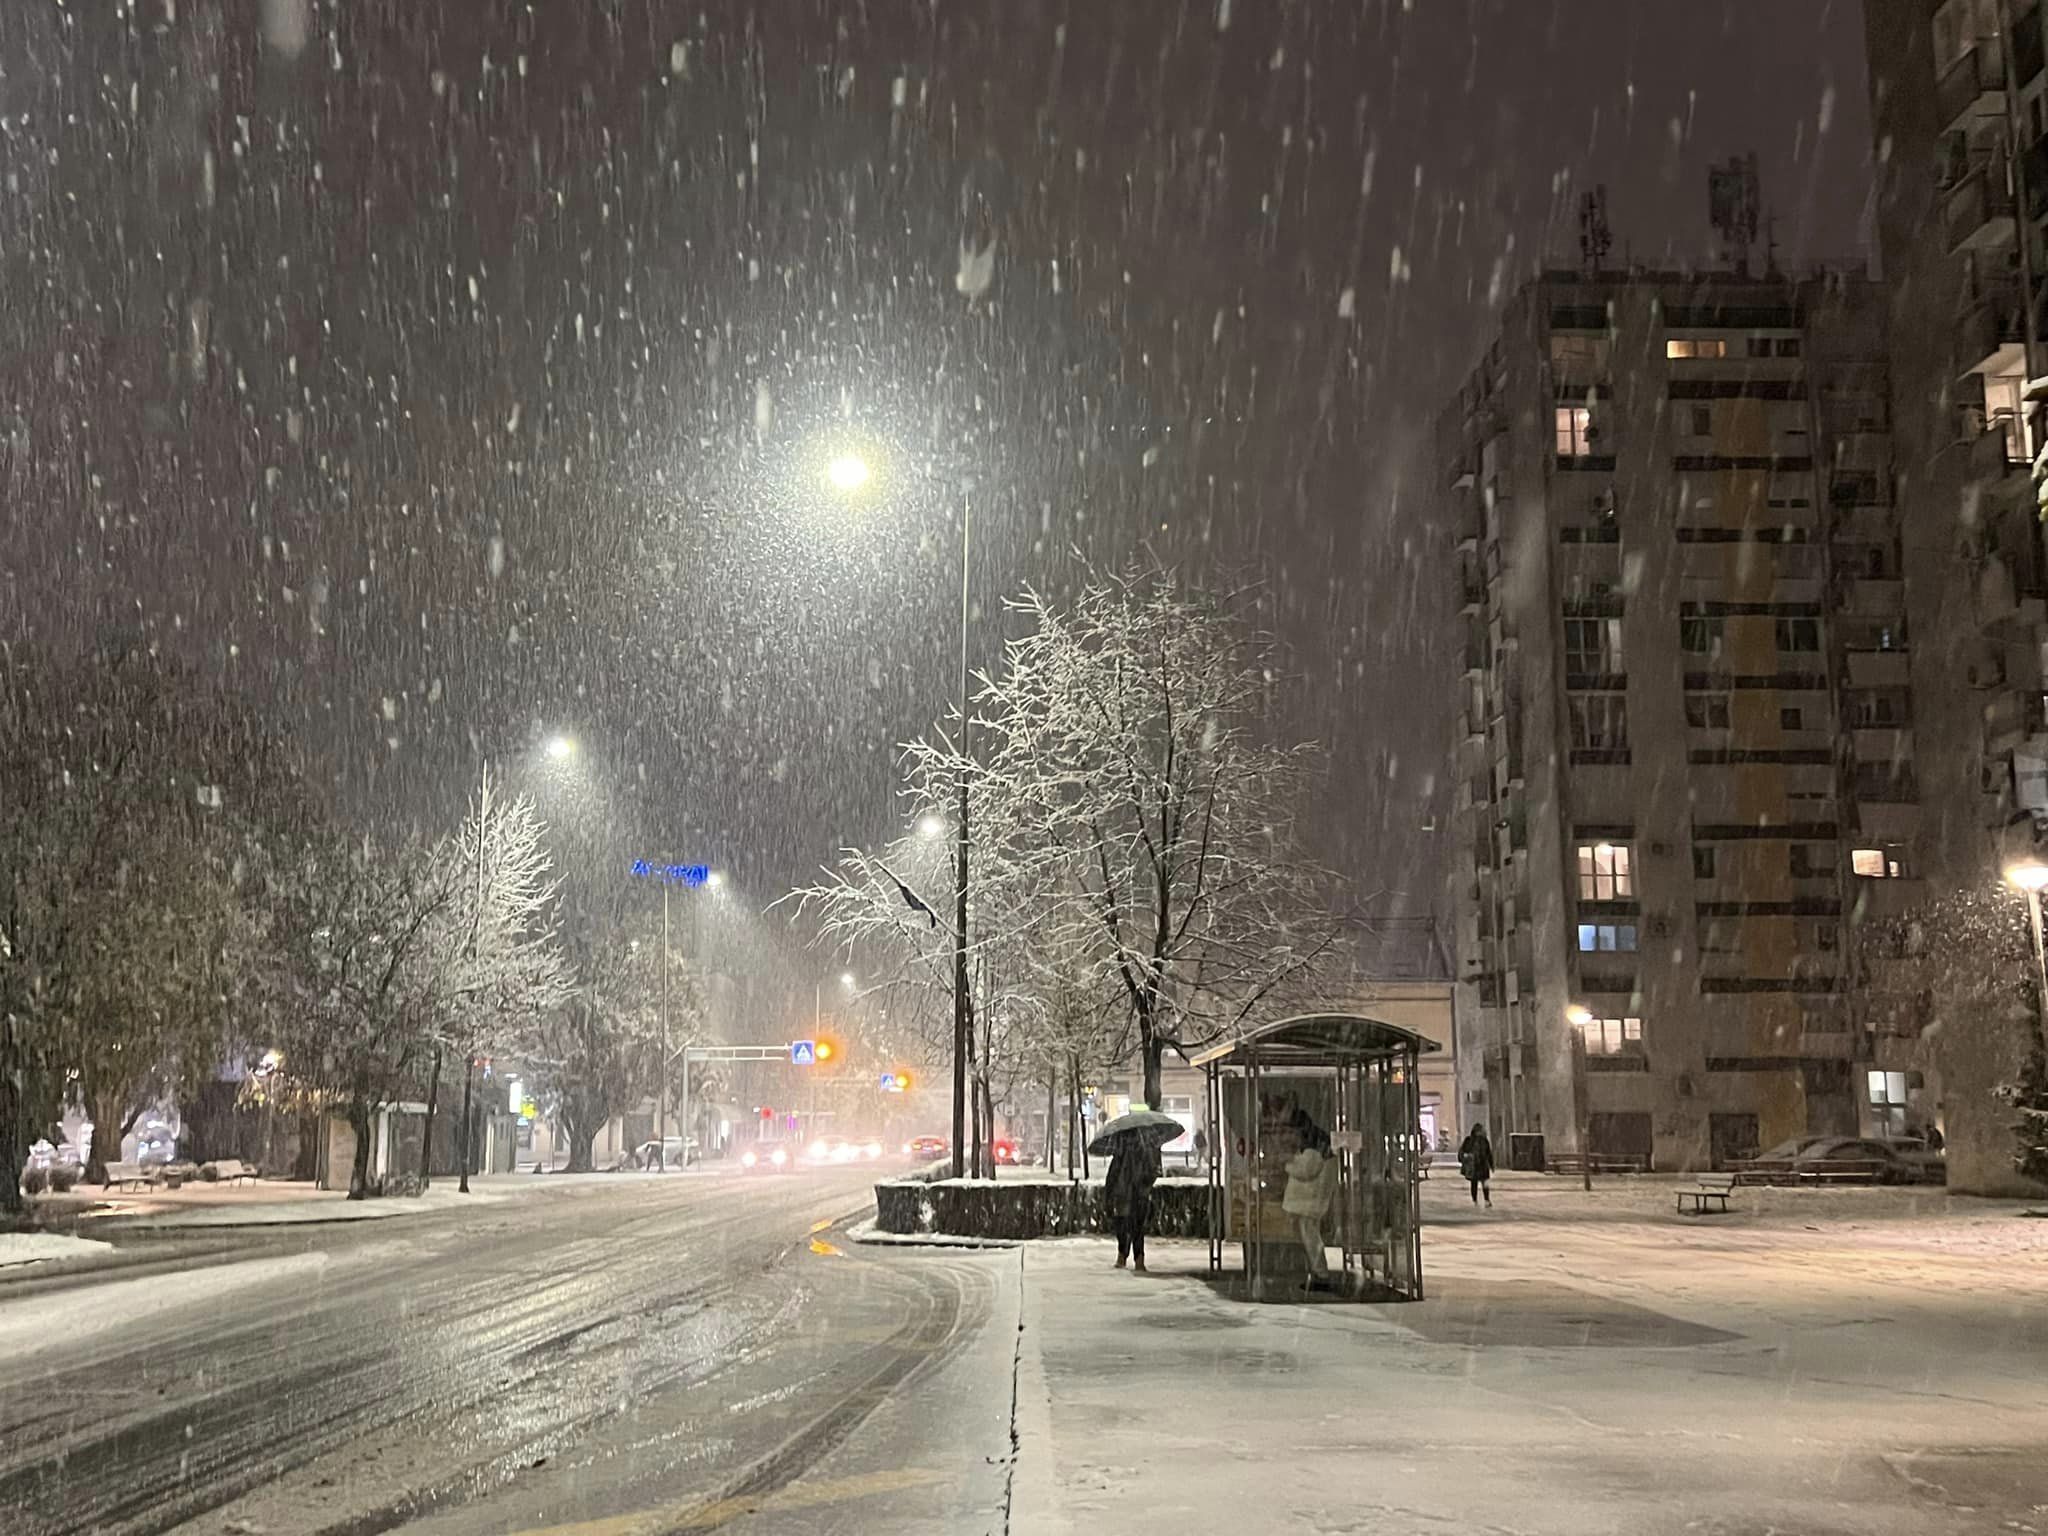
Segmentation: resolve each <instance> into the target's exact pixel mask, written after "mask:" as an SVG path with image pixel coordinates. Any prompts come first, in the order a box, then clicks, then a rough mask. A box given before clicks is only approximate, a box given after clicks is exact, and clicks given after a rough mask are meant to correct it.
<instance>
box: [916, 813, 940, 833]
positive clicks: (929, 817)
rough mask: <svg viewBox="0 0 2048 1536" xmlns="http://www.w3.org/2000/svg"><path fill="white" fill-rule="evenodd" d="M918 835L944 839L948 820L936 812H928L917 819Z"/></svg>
mask: <svg viewBox="0 0 2048 1536" xmlns="http://www.w3.org/2000/svg"><path fill="white" fill-rule="evenodd" d="M917 835H918V836H919V837H926V838H930V837H944V836H945V835H946V818H945V817H943V816H941V815H939V814H938V813H937V812H936V811H928V812H926V813H925V814H924V815H922V816H920V817H918V819H917Z"/></svg>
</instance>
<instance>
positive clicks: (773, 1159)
mask: <svg viewBox="0 0 2048 1536" xmlns="http://www.w3.org/2000/svg"><path fill="white" fill-rule="evenodd" d="M788 1167H789V1149H788V1148H787V1147H783V1146H777V1145H772V1144H770V1145H755V1146H751V1147H748V1148H746V1149H745V1150H744V1151H742V1152H741V1153H740V1169H741V1171H742V1172H745V1173H781V1172H782V1171H784V1170H785V1169H786V1168H788Z"/></svg>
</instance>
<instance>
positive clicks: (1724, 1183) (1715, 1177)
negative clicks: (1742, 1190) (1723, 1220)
mask: <svg viewBox="0 0 2048 1536" xmlns="http://www.w3.org/2000/svg"><path fill="white" fill-rule="evenodd" d="M1733 1193H1735V1175H1734V1174H1732V1173H1703V1174H1701V1175H1700V1180H1699V1185H1698V1187H1697V1188H1694V1189H1681V1190H1680V1191H1679V1192H1678V1209H1680V1210H1681V1211H1682V1210H1684V1209H1685V1202H1686V1201H1688V1200H1690V1201H1691V1202H1692V1213H1693V1215H1695V1216H1704V1215H1706V1213H1707V1202H1708V1201H1709V1200H1718V1201H1720V1202H1721V1209H1722V1210H1724V1211H1725V1210H1727V1209H1728V1197H1729V1196H1730V1195H1732V1194H1733Z"/></svg>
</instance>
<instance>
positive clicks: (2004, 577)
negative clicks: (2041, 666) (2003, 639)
mask: <svg viewBox="0 0 2048 1536" xmlns="http://www.w3.org/2000/svg"><path fill="white" fill-rule="evenodd" d="M1976 586H1977V622H1978V624H1979V625H1981V626H1982V627H1983V628H1985V629H1996V630H2001V631H2005V632H2007V633H2017V634H2021V635H2033V634H2035V633H2036V632H2038V631H2039V629H2040V628H2041V625H2042V622H2043V619H2044V617H2048V605H2044V603H2043V602H2042V599H2041V597H2040V596H2039V595H2038V594H2036V593H2031V592H2023V591H2021V590H2020V587H2019V583H2018V582H2017V581H2016V580H2015V579H2014V576H2013V571H2012V567H2011V566H2010V565H2008V564H2007V563H2006V562H2005V561H2004V560H2003V559H2001V558H1999V557H1998V556H1997V555H1990V556H1987V557H1986V558H1985V560H1984V563H1983V565H1982V566H1981V567H1980V568H1979V569H1978V572H1977V583H1976Z"/></svg>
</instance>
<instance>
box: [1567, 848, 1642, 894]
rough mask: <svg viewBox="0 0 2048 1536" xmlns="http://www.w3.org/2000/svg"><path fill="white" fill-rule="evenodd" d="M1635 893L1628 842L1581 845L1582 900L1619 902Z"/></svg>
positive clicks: (1580, 890) (1580, 882) (1580, 880)
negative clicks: (1630, 869) (1630, 871)
mask: <svg viewBox="0 0 2048 1536" xmlns="http://www.w3.org/2000/svg"><path fill="white" fill-rule="evenodd" d="M1635 893H1636V884H1635V878H1634V876H1633V875H1631V874H1630V873H1629V857H1628V844H1627V843H1581V844H1579V900H1581V901H1619V900H1621V899H1623V898H1624V897H1629V896H1633V895H1635Z"/></svg>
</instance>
